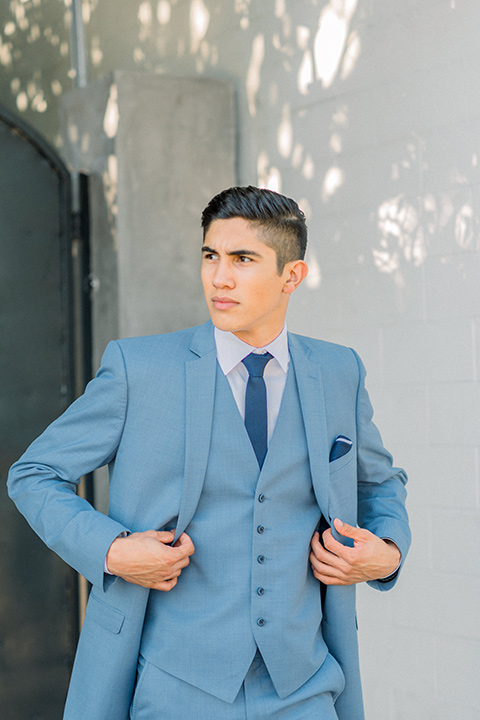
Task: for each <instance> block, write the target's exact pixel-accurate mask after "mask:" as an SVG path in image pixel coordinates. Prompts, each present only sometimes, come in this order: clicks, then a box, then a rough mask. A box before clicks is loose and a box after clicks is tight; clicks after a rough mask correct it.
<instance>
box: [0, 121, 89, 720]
mask: <svg viewBox="0 0 480 720" xmlns="http://www.w3.org/2000/svg"><path fill="white" fill-rule="evenodd" d="M70 218H71V213H70V177H69V174H68V172H67V169H66V168H65V166H64V165H63V163H62V162H61V160H60V158H59V157H58V156H57V154H56V153H55V152H54V151H53V150H52V149H51V148H50V147H49V146H48V145H47V144H46V143H45V142H44V141H43V140H42V139H41V138H40V137H39V136H37V135H36V134H35V133H34V132H32V130H31V129H30V128H28V127H27V126H26V125H24V124H23V123H22V122H20V121H19V120H18V118H16V117H13V116H12V115H11V114H9V113H8V112H7V111H5V110H2V109H1V108H0V717H1V718H2V720H59V718H61V717H62V708H63V703H64V699H65V693H66V689H67V684H68V678H69V674H70V669H71V664H72V659H73V650H74V643H75V639H76V634H77V630H76V628H77V619H76V616H77V613H76V579H75V574H74V572H73V571H72V570H71V569H70V568H68V567H67V566H66V565H65V564H64V563H63V562H62V561H61V560H60V559H59V558H58V557H57V556H55V555H54V554H53V553H52V552H50V551H49V550H48V549H47V548H45V547H44V546H43V544H42V543H41V541H40V540H39V539H38V538H37V537H36V536H35V535H34V533H33V532H32V530H31V529H30V528H29V526H28V525H27V523H26V522H25V521H24V520H23V518H22V517H21V516H20V515H19V514H18V512H17V510H16V509H15V507H14V505H13V503H12V502H11V501H10V500H9V499H8V497H7V494H6V490H5V481H6V475H7V471H8V468H9V466H10V465H11V463H12V462H14V461H15V460H16V459H17V458H18V457H19V455H20V454H21V453H22V451H23V450H24V449H25V448H26V446H27V445H28V444H29V443H30V442H31V441H32V440H33V439H34V438H35V437H36V436H37V435H38V434H39V433H40V432H41V431H42V430H43V429H44V428H45V426H46V425H47V424H48V423H49V422H50V421H51V420H53V419H54V418H55V417H57V416H58V415H59V414H60V413H61V412H63V410H64V409H65V408H66V406H67V405H68V403H69V402H70V401H71V400H72V397H73V394H74V388H73V383H74V377H73V370H72V369H73V350H72V298H71V247H72V236H71V221H70Z"/></svg>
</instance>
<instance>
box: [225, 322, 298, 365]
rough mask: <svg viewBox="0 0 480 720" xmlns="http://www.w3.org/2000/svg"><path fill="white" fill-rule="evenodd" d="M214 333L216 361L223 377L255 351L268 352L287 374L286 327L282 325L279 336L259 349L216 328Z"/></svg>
mask: <svg viewBox="0 0 480 720" xmlns="http://www.w3.org/2000/svg"><path fill="white" fill-rule="evenodd" d="M214 331H215V344H216V346H217V360H218V363H219V365H220V367H221V368H222V372H223V374H224V375H228V373H229V372H230V371H231V370H233V368H234V367H236V366H237V365H238V364H239V363H241V362H242V360H243V358H246V357H247V355H250V353H251V352H255V351H256V350H266V351H267V352H269V353H270V354H271V355H273V357H274V358H275V359H276V360H277V362H278V364H279V365H280V367H281V368H282V370H283V372H284V373H286V372H287V370H288V363H289V353H288V336H287V326H286V325H284V327H283V330H282V332H281V333H280V335H277V337H276V338H275V340H272V342H271V343H269V344H268V345H265V346H264V347H260V348H253V347H252V346H251V345H248V344H247V343H245V342H243V340H240V338H238V337H237V336H236V335H234V334H233V333H231V332H226V331H225V330H219V329H218V328H215V329H214Z"/></svg>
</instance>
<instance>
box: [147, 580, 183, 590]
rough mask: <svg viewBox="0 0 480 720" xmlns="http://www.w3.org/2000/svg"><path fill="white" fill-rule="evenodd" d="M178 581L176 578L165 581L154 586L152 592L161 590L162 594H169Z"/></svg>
mask: <svg viewBox="0 0 480 720" xmlns="http://www.w3.org/2000/svg"><path fill="white" fill-rule="evenodd" d="M177 582H178V579H177V578H176V577H174V578H171V579H170V580H163V581H162V582H159V583H156V584H155V585H153V586H152V590H161V591H162V592H168V591H169V590H171V589H172V588H174V587H175V585H176V584H177Z"/></svg>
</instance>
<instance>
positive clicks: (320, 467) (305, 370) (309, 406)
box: [288, 333, 330, 522]
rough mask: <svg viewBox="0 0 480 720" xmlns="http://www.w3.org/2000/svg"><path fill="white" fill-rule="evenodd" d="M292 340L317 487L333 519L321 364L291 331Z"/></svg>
mask: <svg viewBox="0 0 480 720" xmlns="http://www.w3.org/2000/svg"><path fill="white" fill-rule="evenodd" d="M288 341H289V349H290V357H291V359H292V362H293V366H294V368H295V376H296V380H297V387H298V393H299V396H300V405H301V408H302V415H303V422H304V424H305V434H306V436H307V446H308V455H309V461H310V470H311V473H312V483H313V489H314V492H315V497H316V499H317V503H318V506H319V508H320V510H321V511H322V515H323V516H324V517H325V518H326V519H327V520H328V522H330V515H329V492H330V488H329V468H328V452H329V450H328V436H327V421H326V414H325V397H324V390H323V379H322V373H321V369H320V364H319V363H318V361H317V362H313V361H312V360H311V358H310V354H311V353H310V350H309V348H307V347H305V346H304V344H303V343H302V342H301V340H299V338H298V337H296V336H295V335H291V334H290V333H289V334H288Z"/></svg>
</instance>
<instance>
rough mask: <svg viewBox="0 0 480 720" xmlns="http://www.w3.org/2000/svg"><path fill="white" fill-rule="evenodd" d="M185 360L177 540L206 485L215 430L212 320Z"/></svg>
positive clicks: (202, 327) (205, 326)
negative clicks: (182, 461) (182, 465)
mask: <svg viewBox="0 0 480 720" xmlns="http://www.w3.org/2000/svg"><path fill="white" fill-rule="evenodd" d="M190 350H191V352H192V353H193V356H192V359H189V360H187V361H186V363H185V409H186V412H185V466H184V475H183V486H182V499H181V502H180V509H179V512H178V521H177V528H176V532H175V540H174V542H175V541H176V540H177V539H178V537H179V536H180V535H181V534H182V532H183V531H184V530H185V528H186V527H187V525H188V524H189V523H190V521H191V519H192V517H193V515H194V513H195V510H196V509H197V505H198V501H199V499H200V495H201V492H202V488H203V482H204V479H205V472H206V469H207V462H208V454H209V451H210V438H211V434H212V421H213V404H214V400H215V373H216V366H217V353H216V348H215V340H214V336H213V326H212V325H211V323H207V324H206V325H202V326H200V328H199V329H198V331H197V332H196V334H195V336H194V338H193V340H192V344H191V346H190Z"/></svg>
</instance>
